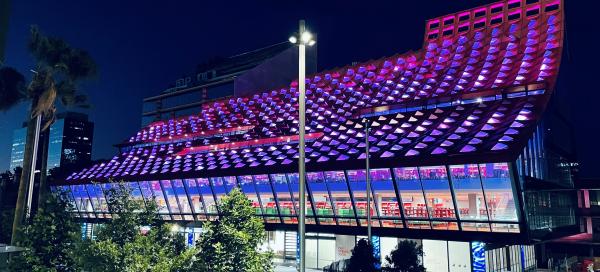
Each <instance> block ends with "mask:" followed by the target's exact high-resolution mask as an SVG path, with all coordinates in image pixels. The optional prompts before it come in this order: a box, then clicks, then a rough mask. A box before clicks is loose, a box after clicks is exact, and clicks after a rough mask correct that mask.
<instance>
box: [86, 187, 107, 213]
mask: <svg viewBox="0 0 600 272" xmlns="http://www.w3.org/2000/svg"><path fill="white" fill-rule="evenodd" d="M85 187H86V189H87V192H88V194H89V195H90V201H91V202H92V207H93V208H94V212H95V213H96V216H97V217H98V218H103V217H104V214H103V213H104V211H103V210H102V202H101V201H100V199H101V198H104V196H103V195H102V190H101V189H100V188H99V187H96V184H86V185H85Z"/></svg>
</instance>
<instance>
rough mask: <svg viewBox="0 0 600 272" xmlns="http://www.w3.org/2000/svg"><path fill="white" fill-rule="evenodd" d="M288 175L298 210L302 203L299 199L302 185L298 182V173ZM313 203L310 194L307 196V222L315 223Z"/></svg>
mask: <svg viewBox="0 0 600 272" xmlns="http://www.w3.org/2000/svg"><path fill="white" fill-rule="evenodd" d="M287 176H288V180H289V182H290V191H292V196H293V199H294V204H295V206H296V210H300V204H299V201H298V197H299V196H300V194H299V193H298V190H299V189H300V186H299V184H298V173H291V174H287ZM311 204H312V203H311V202H310V199H309V198H308V195H307V196H306V224H315V222H316V221H315V218H314V214H313V210H312V205H311Z"/></svg>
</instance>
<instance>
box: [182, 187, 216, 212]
mask: <svg viewBox="0 0 600 272" xmlns="http://www.w3.org/2000/svg"><path fill="white" fill-rule="evenodd" d="M183 184H184V185H185V187H186V188H187V191H188V196H189V199H190V202H192V211H193V213H194V214H196V219H198V220H206V211H205V210H204V203H203V202H202V195H201V194H200V190H199V189H198V185H197V184H196V180H195V179H186V180H184V182H183ZM211 198H212V193H211Z"/></svg>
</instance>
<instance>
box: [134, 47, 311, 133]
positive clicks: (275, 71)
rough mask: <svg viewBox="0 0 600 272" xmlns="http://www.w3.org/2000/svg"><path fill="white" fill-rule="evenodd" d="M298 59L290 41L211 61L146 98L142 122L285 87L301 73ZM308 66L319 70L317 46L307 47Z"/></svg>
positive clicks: (198, 109)
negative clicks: (210, 102) (209, 103)
mask: <svg viewBox="0 0 600 272" xmlns="http://www.w3.org/2000/svg"><path fill="white" fill-rule="evenodd" d="M297 61H298V50H295V47H293V46H292V44H290V43H289V42H287V41H285V42H282V43H278V44H273V45H270V46H266V47H263V48H260V49H256V50H252V51H248V52H245V53H241V54H237V55H234V56H230V57H226V58H223V57H217V58H213V59H211V60H208V61H206V62H204V63H202V64H200V65H198V66H197V69H196V72H195V73H194V74H191V75H187V76H184V77H182V78H179V79H177V80H176V81H175V84H174V85H172V86H170V87H169V88H167V89H166V90H164V91H162V92H161V93H160V94H159V95H155V96H151V97H147V98H144V101H143V102H144V104H143V109H142V111H143V113H142V125H144V126H145V125H148V124H150V123H152V122H156V121H161V120H168V119H170V118H176V117H182V116H187V115H190V114H194V113H196V112H198V111H200V110H201V107H202V105H207V104H208V102H209V101H211V100H215V99H219V98H224V97H234V96H235V97H239V96H243V95H249V94H254V93H255V92H257V91H260V90H264V89H273V88H278V87H281V86H285V85H286V84H288V83H289V82H290V81H292V80H294V79H296V77H297V76H298V62H297ZM306 69H307V70H306V71H307V72H308V73H314V72H316V69H317V49H316V46H313V47H310V48H308V50H307V55H306Z"/></svg>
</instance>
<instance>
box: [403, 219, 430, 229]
mask: <svg viewBox="0 0 600 272" xmlns="http://www.w3.org/2000/svg"><path fill="white" fill-rule="evenodd" d="M406 226H407V227H408V228H410V229H431V223H430V222H429V221H425V220H406Z"/></svg>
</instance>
